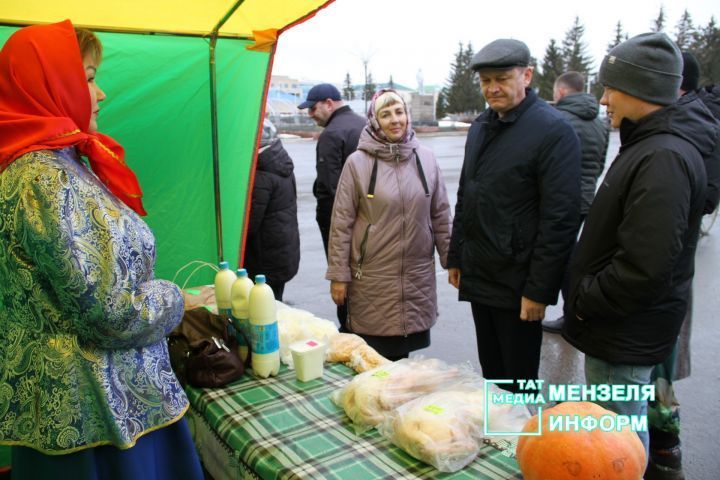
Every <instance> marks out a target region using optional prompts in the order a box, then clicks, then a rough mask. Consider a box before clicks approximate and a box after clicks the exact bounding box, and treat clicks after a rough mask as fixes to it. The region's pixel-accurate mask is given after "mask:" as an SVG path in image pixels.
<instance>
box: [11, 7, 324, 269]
mask: <svg viewBox="0 0 720 480" xmlns="http://www.w3.org/2000/svg"><path fill="white" fill-rule="evenodd" d="M330 3H332V0H330V1H328V0H244V1H243V0H63V1H57V0H5V1H3V2H2V6H1V7H0V45H2V44H3V43H4V42H5V40H6V39H7V37H8V36H10V35H11V34H12V32H14V31H15V30H16V29H17V28H19V27H21V26H24V25H29V24H35V23H52V22H58V21H62V20H65V19H70V20H71V21H72V22H73V23H74V24H75V25H76V26H81V27H86V28H90V29H92V30H95V31H96V32H98V36H99V37H100V39H101V40H102V42H103V46H104V56H103V62H102V65H101V66H100V70H99V72H98V84H99V85H100V86H101V88H103V90H104V91H105V93H106V94H107V97H108V98H107V100H105V101H104V102H103V104H102V105H101V107H102V111H101V113H100V117H99V125H100V130H101V131H102V132H103V133H106V134H108V135H111V136H112V137H114V138H115V139H116V140H118V141H119V142H120V143H121V144H122V145H123V146H124V147H125V150H126V160H127V162H128V164H129V165H130V166H131V167H132V168H133V170H135V172H136V173H137V175H138V177H139V180H140V185H141V186H142V188H143V192H144V204H145V208H146V210H147V211H148V216H147V217H146V220H147V222H148V224H149V225H150V226H151V227H152V229H153V231H154V233H155V236H156V240H157V254H158V259H157V266H156V275H157V276H158V277H160V278H168V279H172V278H173V277H174V275H175V273H176V272H177V271H178V270H179V269H180V268H181V267H183V266H185V265H187V264H188V263H189V262H191V261H193V260H202V261H206V262H210V263H215V262H217V261H218V260H227V261H229V262H230V265H237V264H238V262H239V261H240V260H241V258H242V247H243V239H244V226H245V225H246V216H247V215H246V213H247V208H246V207H247V205H248V203H249V202H248V199H249V197H248V195H249V187H250V186H251V185H252V176H253V172H254V170H253V168H254V159H255V151H256V145H257V142H258V138H259V132H260V131H261V129H260V128H259V127H260V126H261V124H262V115H263V110H264V105H265V98H266V95H267V88H268V85H269V78H270V72H271V68H272V58H273V54H274V51H275V45H276V40H277V37H278V35H280V34H281V33H282V32H283V31H285V30H287V29H288V28H290V27H292V26H293V25H295V24H297V23H300V22H302V21H304V20H307V19H309V18H310V17H312V16H313V15H314V14H315V13H316V12H317V11H318V10H319V9H321V8H323V7H325V6H327V5H328V4H330ZM211 59H213V60H212V61H211ZM211 278H212V277H211V275H210V273H208V272H206V273H205V274H204V275H200V276H196V277H194V278H193V283H197V282H203V283H210V282H211Z"/></svg>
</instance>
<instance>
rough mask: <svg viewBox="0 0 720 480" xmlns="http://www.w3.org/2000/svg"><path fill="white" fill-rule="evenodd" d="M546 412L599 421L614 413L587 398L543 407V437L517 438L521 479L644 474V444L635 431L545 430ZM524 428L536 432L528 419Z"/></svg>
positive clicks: (628, 478)
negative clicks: (589, 417)
mask: <svg viewBox="0 0 720 480" xmlns="http://www.w3.org/2000/svg"><path fill="white" fill-rule="evenodd" d="M551 415H556V416H557V415H570V416H574V415H578V416H579V417H580V418H584V417H586V416H591V417H594V418H595V419H598V420H599V419H600V418H601V417H603V416H605V415H610V416H617V415H616V414H615V413H613V412H611V411H610V410H606V409H604V408H602V407H601V406H599V405H597V404H595V403H592V402H565V403H561V404H559V405H557V406H555V407H553V408H549V409H547V410H545V409H543V411H542V423H543V425H542V435H538V436H521V437H520V439H519V441H518V446H517V461H518V464H519V465H520V470H522V473H523V476H524V477H525V480H585V479H588V480H590V479H592V480H640V479H641V478H642V476H643V473H644V472H645V448H644V447H643V444H642V442H641V441H640V438H639V437H638V435H637V433H635V432H633V431H631V430H630V428H629V427H625V428H624V429H623V430H622V431H619V432H618V431H615V430H612V431H610V432H606V431H603V430H601V429H599V428H598V429H595V430H590V431H587V430H584V429H582V428H581V429H579V431H577V432H576V431H567V432H563V431H552V432H551V431H550V430H549V428H548V422H549V418H550V416H551ZM523 431H524V432H537V431H538V417H537V415H535V416H534V417H532V418H531V419H530V420H529V421H528V423H527V424H525V427H524V428H523Z"/></svg>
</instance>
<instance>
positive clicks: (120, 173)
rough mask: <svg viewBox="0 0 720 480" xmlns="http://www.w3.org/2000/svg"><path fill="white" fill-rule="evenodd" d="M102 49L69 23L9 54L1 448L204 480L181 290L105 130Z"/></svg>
mask: <svg viewBox="0 0 720 480" xmlns="http://www.w3.org/2000/svg"><path fill="white" fill-rule="evenodd" d="M101 55H102V46H101V45H100V42H99V41H98V40H97V38H96V37H95V35H93V34H92V33H91V32H89V31H87V30H77V31H76V30H75V29H74V28H73V25H72V24H71V23H70V21H65V22H61V23H57V24H52V25H36V26H31V27H27V28H23V29H20V30H18V31H17V32H15V33H14V34H13V35H12V36H11V37H10V38H9V39H8V41H7V42H6V44H5V45H4V47H3V48H2V50H0V245H2V248H0V278H2V282H0V305H2V308H0V444H7V445H13V451H12V464H13V465H12V466H13V477H14V478H45V477H54V476H57V475H58V474H59V472H62V475H67V476H72V477H73V478H143V479H147V478H156V479H160V478H173V479H177V478H189V479H194V478H202V471H201V468H200V465H199V461H198V457H197V453H196V451H195V449H194V446H193V444H192V439H191V438H190V435H189V431H188V428H187V424H186V423H185V421H184V420H183V418H182V417H183V415H184V413H185V411H186V410H187V408H188V402H187V398H186V396H185V394H184V392H183V390H182V387H181V386H180V384H179V383H178V381H177V379H176V378H175V375H174V374H173V371H172V369H171V367H170V361H169V358H168V353H167V346H166V343H165V336H166V335H167V334H168V333H169V332H170V331H171V330H172V329H173V328H174V327H175V326H176V325H177V324H178V323H179V322H180V319H181V317H182V312H183V300H182V296H181V294H180V291H179V289H178V288H177V286H176V285H174V284H172V283H170V282H167V281H164V280H155V279H154V278H153V268H154V263H155V241H154V238H153V235H152V232H151V231H150V229H149V228H148V226H147V225H146V224H145V222H143V220H142V219H141V218H140V215H144V214H145V211H144V209H143V206H142V201H141V198H142V193H141V191H140V187H139V185H138V182H137V179H136V177H135V174H134V173H133V172H132V170H130V168H129V167H128V166H127V165H126V164H125V159H124V151H123V148H122V147H121V146H120V145H119V144H118V143H117V142H115V141H114V140H113V139H112V138H110V137H108V136H106V135H103V134H101V133H98V131H97V128H98V127H97V122H98V114H99V112H100V103H101V102H102V101H103V100H104V99H105V93H104V92H103V91H102V90H101V89H100V87H99V86H98V85H97V83H96V82H95V75H96V73H97V68H98V66H99V64H100V60H101ZM84 159H86V160H87V163H86V162H85V161H84Z"/></svg>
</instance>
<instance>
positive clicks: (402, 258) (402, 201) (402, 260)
mask: <svg viewBox="0 0 720 480" xmlns="http://www.w3.org/2000/svg"><path fill="white" fill-rule="evenodd" d="M399 168H400V152H399V151H398V152H397V154H396V155H395V179H396V180H397V183H398V192H399V193H400V206H401V208H402V235H401V236H400V242H401V246H400V316H401V317H402V326H403V333H404V334H405V338H407V336H408V333H407V318H406V317H405V288H404V286H403V279H404V278H405V199H404V198H403V195H402V185H401V184H400V175H399V173H398V170H399Z"/></svg>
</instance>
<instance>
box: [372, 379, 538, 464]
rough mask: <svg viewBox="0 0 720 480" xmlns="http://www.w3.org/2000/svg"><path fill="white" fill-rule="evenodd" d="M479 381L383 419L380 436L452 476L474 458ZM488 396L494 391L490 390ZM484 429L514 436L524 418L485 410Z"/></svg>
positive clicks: (480, 421)
mask: <svg viewBox="0 0 720 480" xmlns="http://www.w3.org/2000/svg"><path fill="white" fill-rule="evenodd" d="M481 385H482V382H477V383H474V384H468V385H457V386H454V387H452V388H449V389H445V390H442V391H438V392H434V393H430V394H428V395H424V396H422V397H419V398H417V399H415V400H413V401H411V402H408V403H406V404H404V405H401V406H399V407H398V408H397V409H395V410H394V411H392V412H389V413H388V414H386V415H385V418H384V420H383V422H382V423H381V424H380V425H378V430H379V431H380V433H381V434H382V435H383V436H384V437H385V438H387V439H388V440H390V442H392V443H393V444H395V445H396V446H398V447H399V448H401V449H403V450H404V451H405V452H407V453H408V454H409V455H412V456H413V457H415V458H417V459H419V460H422V461H423V462H425V463H428V464H430V465H432V466H434V467H435V468H437V469H438V470H440V471H441V472H456V471H458V470H460V469H462V468H463V467H465V466H466V465H468V464H469V463H470V462H472V461H473V460H474V459H475V457H476V456H477V454H478V452H479V451H480V448H481V447H482V442H483V438H484V436H485V435H484V424H485V423H484V422H485V407H486V405H485V392H484V389H483V387H482V386H481ZM489 391H498V389H497V387H495V386H494V385H491V388H490V389H489ZM487 407H488V409H489V411H488V420H489V424H490V425H489V430H490V431H491V432H492V431H503V432H519V431H521V430H522V427H523V426H524V425H525V422H527V420H528V419H529V418H530V413H529V412H528V410H527V408H525V407H522V406H513V405H495V404H493V403H492V402H488V405H487Z"/></svg>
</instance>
